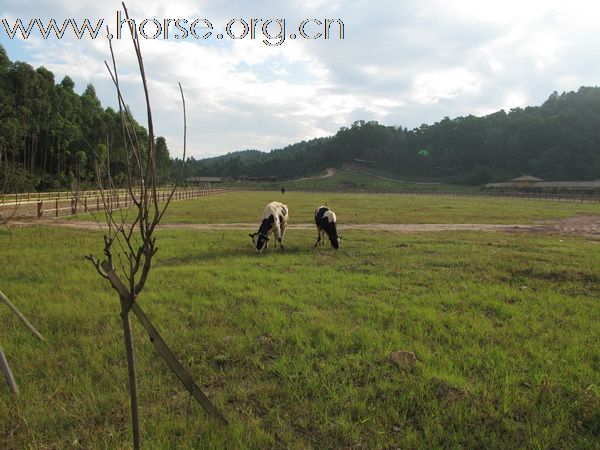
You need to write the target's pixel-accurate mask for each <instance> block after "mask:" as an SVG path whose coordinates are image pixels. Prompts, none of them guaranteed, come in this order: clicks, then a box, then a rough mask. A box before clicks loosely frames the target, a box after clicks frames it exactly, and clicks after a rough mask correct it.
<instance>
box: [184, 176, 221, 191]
mask: <svg viewBox="0 0 600 450" xmlns="http://www.w3.org/2000/svg"><path fill="white" fill-rule="evenodd" d="M188 181H189V183H190V184H191V185H192V186H198V187H203V188H205V189H212V187H213V184H216V183H222V182H223V179H222V178H221V177H189V178H188Z"/></svg>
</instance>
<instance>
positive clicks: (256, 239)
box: [248, 233, 269, 253]
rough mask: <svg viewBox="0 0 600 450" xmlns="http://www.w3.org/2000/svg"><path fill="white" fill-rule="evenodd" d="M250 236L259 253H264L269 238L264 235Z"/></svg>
mask: <svg viewBox="0 0 600 450" xmlns="http://www.w3.org/2000/svg"><path fill="white" fill-rule="evenodd" d="M248 236H250V237H251V238H252V243H253V244H254V247H256V251H257V252H259V253H260V252H262V251H263V250H264V249H265V248H266V247H267V242H268V241H269V237H268V236H267V235H265V234H262V233H250V234H249V235H248Z"/></svg>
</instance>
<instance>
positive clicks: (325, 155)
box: [174, 87, 600, 185]
mask: <svg viewBox="0 0 600 450" xmlns="http://www.w3.org/2000/svg"><path fill="white" fill-rule="evenodd" d="M344 163H355V164H356V165H359V166H363V167H368V168H374V169H377V170H380V171H384V172H386V173H390V174H396V175H402V176H413V177H421V178H436V179H442V180H445V181H448V182H454V183H459V184H473V185H477V184H483V183H486V182H490V181H500V180H506V179H508V178H513V177H517V176H520V175H523V174H533V175H535V176H538V177H540V178H544V179H547V180H595V179H598V178H599V177H600V88H598V87H581V88H580V89H579V90H578V91H577V92H563V93H562V94H560V95H559V94H558V93H557V92H554V93H552V95H550V97H549V98H548V99H547V100H546V101H545V102H544V103H543V104H542V105H541V106H529V107H526V108H514V109H511V110H510V111H509V112H505V111H504V110H501V111H498V112H496V113H493V114H489V115H487V116H484V117H476V116H474V115H469V116H466V117H458V118H455V119H450V118H448V117H444V118H443V119H442V120H440V121H438V122H436V123H434V124H432V125H427V124H423V125H421V126H420V127H418V128H414V129H411V130H409V129H407V128H403V127H401V126H385V125H381V124H379V123H377V122H375V121H369V122H365V121H357V122H354V123H353V124H352V125H351V126H350V127H343V128H341V129H340V130H339V131H338V132H337V133H336V134H335V135H334V136H330V137H326V138H319V139H313V140H310V141H302V142H299V143H296V144H293V145H289V146H287V147H285V148H282V149H277V150H273V151H271V152H269V153H263V152H258V151H255V150H247V151H243V152H234V153H230V154H228V155H225V156H221V157H216V158H209V159H202V160H194V159H191V160H189V161H188V164H187V168H186V170H187V175H188V176H192V175H194V176H199V175H206V176H224V177H243V176H248V177H264V178H266V177H269V176H281V177H297V176H303V175H308V174H312V173H315V172H318V171H321V170H323V169H325V168H327V167H340V166H341V165H343V164H344ZM180 164H181V161H178V160H175V164H174V166H180Z"/></svg>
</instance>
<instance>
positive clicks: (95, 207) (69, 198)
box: [0, 188, 238, 219]
mask: <svg viewBox="0 0 600 450" xmlns="http://www.w3.org/2000/svg"><path fill="white" fill-rule="evenodd" d="M237 190H238V189H196V188H189V189H177V190H176V191H175V193H174V194H173V199H172V200H173V201H178V200H187V199H192V198H198V197H208V196H211V195H217V194H224V193H227V192H236V191H237ZM170 194H171V191H170V190H167V189H164V190H160V191H157V197H158V201H159V202H164V201H166V200H167V199H168V198H169V195H170ZM134 195H139V191H138V192H134ZM10 197H12V198H10V200H11V201H0V213H2V214H3V215H4V216H6V217H12V218H13V219H47V218H56V217H61V216H70V215H75V214H79V213H89V212H97V211H101V210H104V208H105V205H107V206H108V207H110V208H111V209H113V210H115V209H121V208H128V207H129V206H131V204H132V200H131V196H130V194H129V193H128V191H127V190H125V189H123V190H118V191H111V192H110V195H109V192H106V193H105V195H104V197H103V196H102V193H101V192H100V191H83V192H80V193H79V194H78V195H73V193H72V192H69V193H67V192H44V193H37V192H36V193H23V194H16V195H15V194H13V195H11V196H10ZM5 199H9V196H6V197H5Z"/></svg>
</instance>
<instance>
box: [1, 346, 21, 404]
mask: <svg viewBox="0 0 600 450" xmlns="http://www.w3.org/2000/svg"><path fill="white" fill-rule="evenodd" d="M0 368H2V372H3V373H4V377H5V378H6V382H7V383H8V387H9V388H10V391H11V392H12V393H13V394H15V395H19V387H18V386H17V383H16V382H15V378H14V377H13V374H12V372H11V371H10V366H9V365H8V361H7V360H6V356H4V352H3V351H2V347H0Z"/></svg>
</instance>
